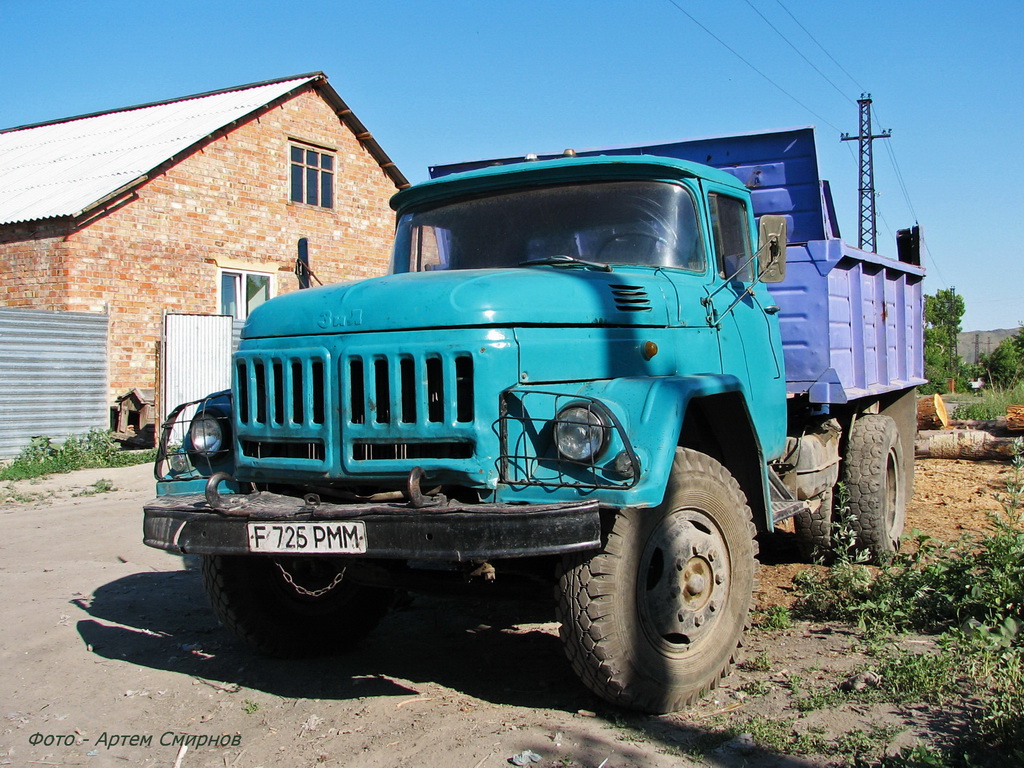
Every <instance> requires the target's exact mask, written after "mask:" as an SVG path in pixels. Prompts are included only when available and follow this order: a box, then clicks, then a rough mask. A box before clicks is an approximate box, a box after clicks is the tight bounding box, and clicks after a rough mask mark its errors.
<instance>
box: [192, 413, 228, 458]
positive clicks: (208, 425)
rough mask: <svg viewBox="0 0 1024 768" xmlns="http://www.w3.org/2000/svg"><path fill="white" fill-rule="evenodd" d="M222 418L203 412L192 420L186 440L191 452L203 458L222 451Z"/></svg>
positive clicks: (223, 436)
mask: <svg viewBox="0 0 1024 768" xmlns="http://www.w3.org/2000/svg"><path fill="white" fill-rule="evenodd" d="M223 419H224V417H223V416H218V415H217V414H215V413H211V412H209V411H205V412H203V413H200V414H197V415H196V417H195V418H194V419H192V424H191V426H189V428H188V439H189V442H190V443H191V444H192V450H193V451H195V452H196V453H200V454H203V455H204V456H212V455H213V454H216V453H220V452H221V451H223V450H224V443H225V429H224V425H223V424H222V421H223Z"/></svg>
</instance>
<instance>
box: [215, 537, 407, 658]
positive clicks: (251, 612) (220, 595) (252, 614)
mask: <svg viewBox="0 0 1024 768" xmlns="http://www.w3.org/2000/svg"><path fill="white" fill-rule="evenodd" d="M203 586H204V587H205V588H206V593H207V595H208V596H209V598H210V602H211V604H212V605H213V609H214V612H215V613H216V614H217V617H218V618H219V619H220V620H221V622H223V623H224V625H225V626H227V627H228V629H230V630H231V631H232V632H234V633H235V634H236V635H237V636H238V637H239V638H241V639H242V640H243V641H245V642H246V643H247V644H248V645H250V646H251V647H252V648H254V649H255V650H257V651H259V652H260V653H264V654H266V655H268V656H279V657H287V658H301V657H310V656H326V655H330V654H332V653H338V652H341V651H344V650H347V649H348V648H350V647H351V646H352V645H354V644H355V643H356V642H357V641H358V640H360V639H361V638H362V637H364V636H365V635H366V634H367V633H369V632H370V631H371V630H372V629H373V628H374V627H375V626H376V625H377V622H379V621H380V619H381V618H382V617H383V616H384V614H385V613H387V610H388V608H389V606H390V604H391V600H392V598H393V593H392V591H391V590H387V589H379V588H374V587H365V586H362V585H360V584H355V583H352V582H351V581H349V580H347V579H346V578H345V567H344V565H343V564H340V563H338V562H337V561H334V560H327V559H318V558H281V559H278V558H272V557H246V556H228V555H209V556H205V557H204V558H203Z"/></svg>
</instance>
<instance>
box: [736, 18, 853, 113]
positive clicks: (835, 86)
mask: <svg viewBox="0 0 1024 768" xmlns="http://www.w3.org/2000/svg"><path fill="white" fill-rule="evenodd" d="M744 2H745V3H746V4H747V5H749V6H750V9H751V10H752V11H753V12H754V13H756V14H757V15H758V16H760V17H761V20H762V21H764V23H765V24H767V25H768V26H769V27H771V28H772V31H774V32H775V34H777V35H778V36H779V37H781V38H782V39H783V40H784V41H785V42H786V45H788V46H789V47H790V48H792V49H793V50H794V51H796V54H797V56H799V57H800V58H801V59H803V60H804V61H806V62H807V64H808V65H809V66H810V68H811V69H813V70H814V71H815V72H817V73H818V74H819V75H821V77H822V78H823V79H824V80H825V82H826V83H828V84H829V85H831V86H832V87H833V88H835V90H836V93H838V94H839V95H840V96H842V97H843V98H844V99H846V100H847V101H848V102H850V103H851V104H856V103H857V102H856V101H854V100H853V99H851V98H850V97H849V96H847V95H846V94H845V93H843V89H842V88H840V87H839V86H838V85H836V84H835V83H833V82H832V80H831V79H830V78H829V76H828V75H826V74H825V73H824V72H822V71H821V70H820V69H818V68H817V67H816V66H815V65H814V62H813V61H811V60H810V59H808V58H807V57H806V56H805V55H804V52H803V51H801V50H800V49H799V48H797V47H796V46H795V45H794V44H793V43H792V42H791V41H790V39H789V38H788V37H786V36H785V35H784V34H782V32H781V31H780V30H779V28H778V27H776V26H775V25H774V24H772V23H771V21H769V20H768V17H767V16H765V15H764V14H763V13H761V11H759V10H758V9H757V7H756V6H755V5H754V4H753V3H752V2H750V0H744ZM791 15H792V14H791Z"/></svg>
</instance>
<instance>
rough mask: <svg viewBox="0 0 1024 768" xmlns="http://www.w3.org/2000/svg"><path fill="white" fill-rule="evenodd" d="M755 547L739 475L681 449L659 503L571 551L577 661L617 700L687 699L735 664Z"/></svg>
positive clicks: (659, 705)
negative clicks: (583, 550) (582, 551)
mask: <svg viewBox="0 0 1024 768" xmlns="http://www.w3.org/2000/svg"><path fill="white" fill-rule="evenodd" d="M755 554H756V544H755V542H754V527H753V524H752V522H751V515H750V509H749V508H748V507H747V505H746V500H745V499H744V496H743V493H742V491H741V490H740V488H739V486H738V485H737V483H736V481H735V480H734V479H733V477H732V475H730V474H729V472H728V471H727V470H726V469H725V468H724V467H723V466H722V465H721V464H719V463H718V462H717V461H715V460H714V459H712V458H711V457H709V456H706V455H704V454H701V453H697V452H696V451H692V450H688V449H682V448H679V449H676V456H675V461H674V463H673V468H672V475H671V477H670V479H669V483H668V488H667V490H666V493H665V500H664V501H663V502H662V504H661V505H660V506H658V507H656V508H654V509H623V510H621V511H619V512H617V513H616V517H615V521H614V523H613V525H612V530H611V532H610V533H609V535H608V541H607V543H606V545H605V547H604V549H603V550H602V551H601V552H599V553H598V554H595V555H592V556H589V557H586V556H576V557H574V558H567V559H566V562H565V568H564V571H563V573H562V575H561V578H560V581H559V587H560V589H559V594H558V614H559V619H560V621H561V636H562V641H563V644H564V646H565V650H566V654H567V655H568V657H569V661H570V662H571V664H572V666H573V669H574V670H575V671H576V673H577V674H578V675H579V677H580V679H581V680H582V681H583V683H584V684H585V685H586V686H587V687H588V688H590V689H591V690H592V691H593V692H594V693H596V694H597V695H598V696H600V697H602V698H603V699H606V700H607V701H610V702H612V703H614V704H617V705H619V706H623V707H627V708H630V709H637V710H641V711H644V712H653V713H661V712H671V711H674V710H678V709H681V708H683V707H685V706H687V705H689V704H692V703H693V702H694V701H696V700H697V699H698V698H699V697H700V696H701V695H703V694H704V693H705V692H707V691H708V690H710V689H712V688H714V687H716V686H717V684H718V681H719V680H720V679H721V678H722V677H724V676H725V675H726V674H728V672H729V670H730V669H731V667H732V664H733V662H734V659H735V655H736V649H737V647H738V646H739V645H740V641H741V639H742V636H743V631H744V628H745V625H746V621H747V615H748V613H749V610H750V603H751V596H752V593H753V588H754V569H755V565H756V563H755V559H754V557H755Z"/></svg>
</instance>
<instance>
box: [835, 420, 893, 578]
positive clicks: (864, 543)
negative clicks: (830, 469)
mask: <svg viewBox="0 0 1024 768" xmlns="http://www.w3.org/2000/svg"><path fill="white" fill-rule="evenodd" d="M845 459H846V460H845V462H844V467H843V482H844V483H845V487H846V491H847V494H848V496H849V500H848V502H847V506H848V510H849V521H850V525H851V526H852V528H853V530H854V531H855V532H856V534H857V545H858V546H859V547H861V548H863V549H866V550H867V551H868V552H870V553H871V556H872V558H873V559H874V560H875V561H877V562H885V561H887V560H890V559H891V558H892V556H893V555H894V554H895V553H896V551H897V550H898V549H899V543H900V535H901V534H902V533H903V524H904V522H905V521H906V517H907V492H906V489H907V482H906V481H907V478H906V474H905V471H904V464H903V446H902V445H901V443H900V436H899V430H898V429H897V427H896V422H895V421H893V420H892V419H891V418H889V417H888V416H881V415H878V414H868V415H866V416H861V417H860V418H858V419H857V420H856V421H855V422H854V423H853V427H852V428H851V429H850V437H849V440H848V441H847V446H846V457H845Z"/></svg>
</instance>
